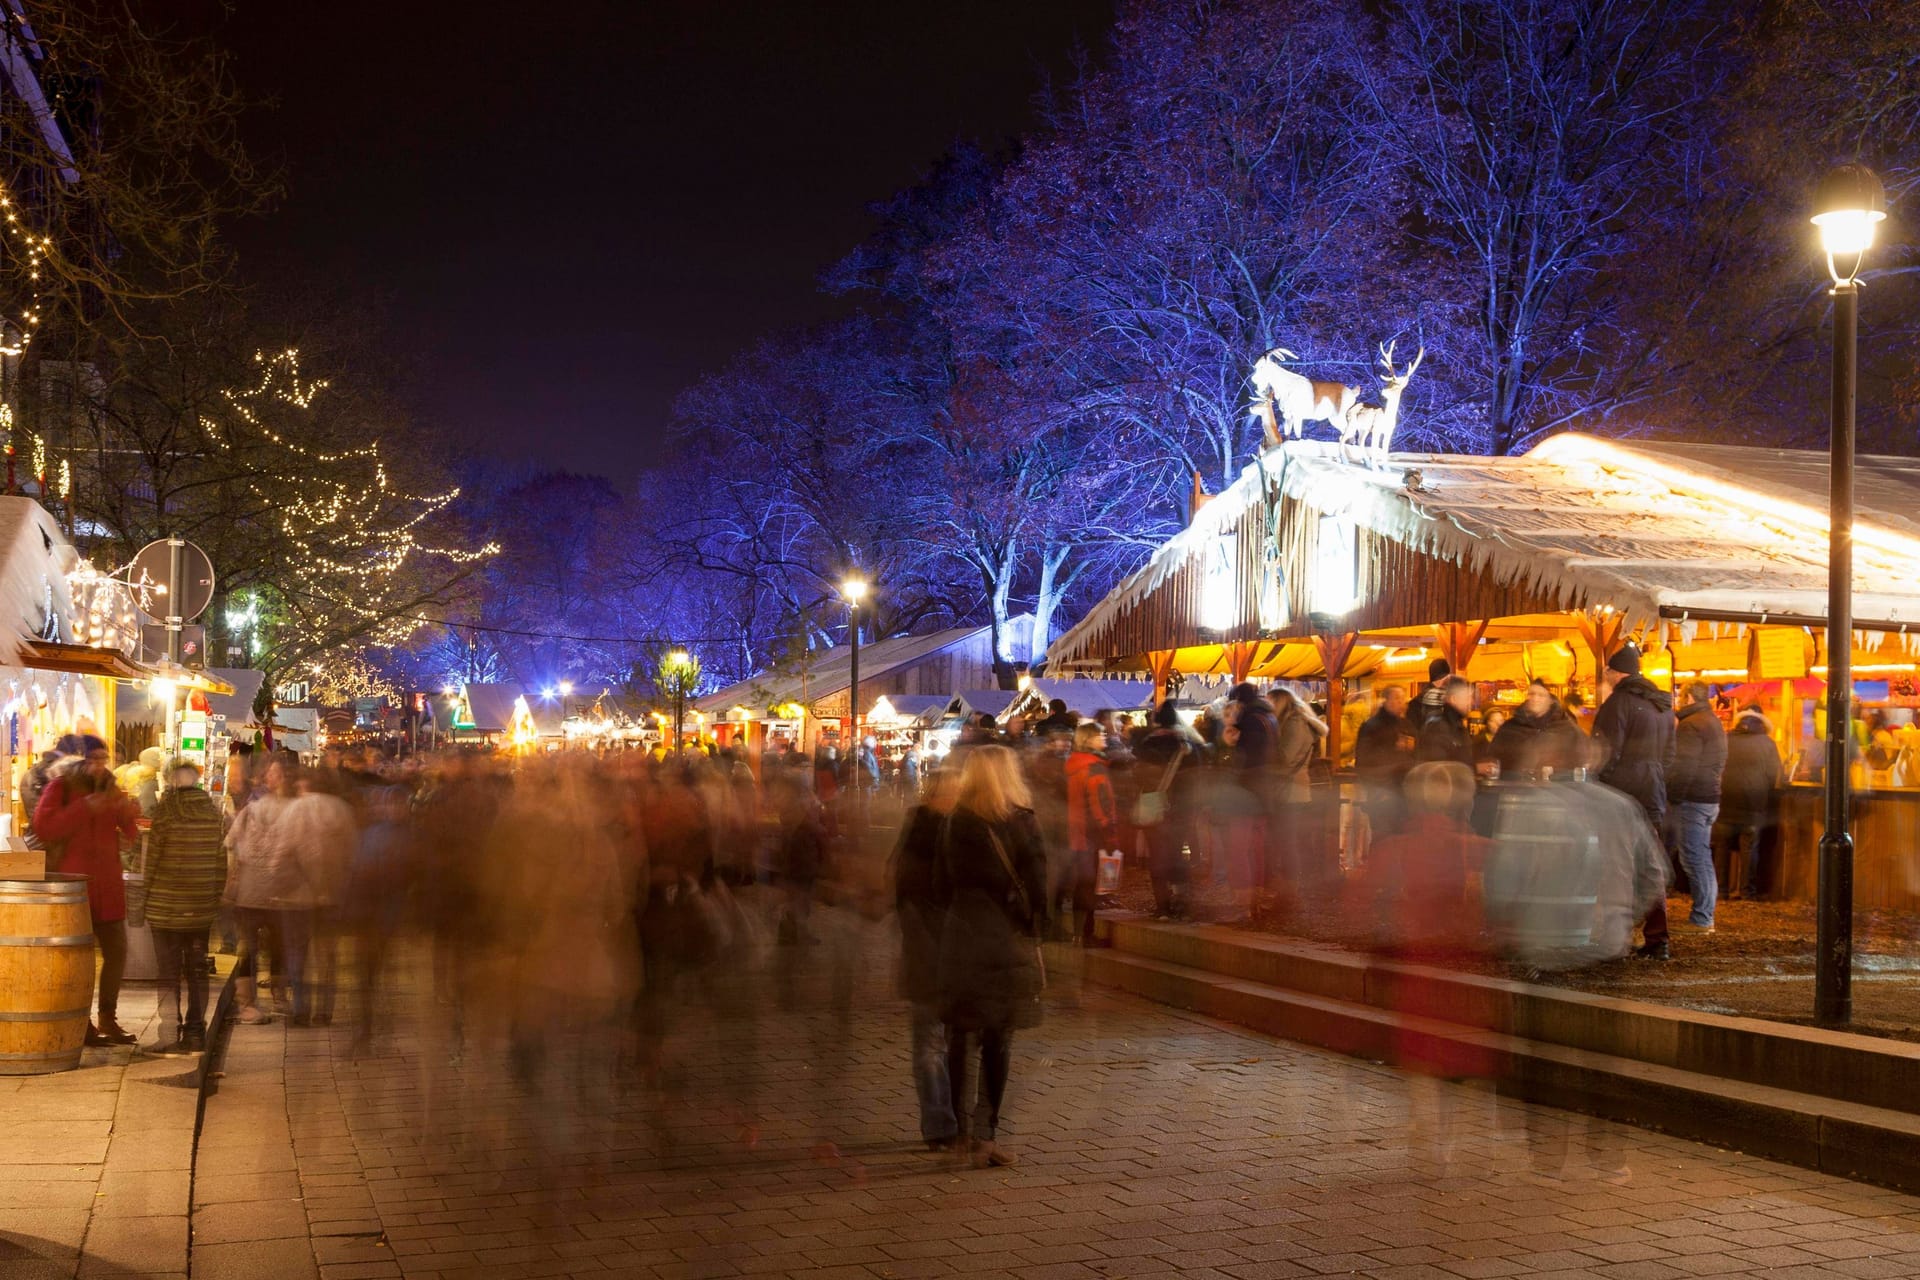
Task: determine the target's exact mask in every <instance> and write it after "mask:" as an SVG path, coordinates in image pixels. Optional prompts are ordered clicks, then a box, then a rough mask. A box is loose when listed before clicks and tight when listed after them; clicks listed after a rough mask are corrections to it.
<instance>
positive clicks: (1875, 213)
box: [1813, 164, 1887, 284]
mask: <svg viewBox="0 0 1920 1280" xmlns="http://www.w3.org/2000/svg"><path fill="white" fill-rule="evenodd" d="M1886 217H1887V192H1886V188H1885V187H1883V186H1881V185H1880V179H1879V178H1878V177H1876V176H1875V175H1874V172H1873V170H1871V169H1869V168H1867V167H1866V166H1865V165H1863V164H1843V165H1841V166H1840V167H1839V168H1837V169H1835V170H1834V171H1833V172H1831V173H1829V174H1828V175H1827V176H1826V177H1825V178H1823V179H1821V180H1820V186H1819V189H1818V190H1816V191H1815V192H1814V197H1813V225H1814V226H1816V227H1818V228H1819V229H1820V247H1821V248H1822V249H1824V250H1826V254H1827V267H1828V269H1829V270H1830V271H1832V272H1833V278H1834V281H1835V282H1836V283H1838V284H1848V283H1851V282H1852V281H1853V279H1854V278H1855V277H1856V276H1858V275H1859V273H1860V258H1861V256H1862V255H1864V254H1865V253H1866V251H1867V250H1868V249H1871V248H1872V247H1873V235H1874V227H1875V225H1876V224H1877V223H1880V222H1884V221H1885V220H1886ZM1848 258H1851V259H1853V265H1852V269H1851V270H1850V271H1847V272H1845V273H1844V274H1843V273H1842V271H1841V270H1840V265H1839V264H1840V262H1841V261H1842V260H1844V259H1848Z"/></svg>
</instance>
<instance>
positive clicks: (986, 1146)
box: [933, 746, 1046, 1168]
mask: <svg viewBox="0 0 1920 1280" xmlns="http://www.w3.org/2000/svg"><path fill="white" fill-rule="evenodd" d="M1045 876H1046V855H1045V853H1044V852H1043V851H1042V850H1041V848H1040V831H1039V828H1038V827H1037V826H1036V825H1035V823H1034V820H1033V810H1032V809H1031V808H1029V807H1028V796H1027V784H1026V781H1025V779H1024V778H1022V777H1021V774H1020V766H1019V763H1018V761H1017V760H1016V758H1015V757H1014V754H1013V752H1012V751H1010V750H1009V749H1007V748H1006V747H1001V746H980V747H976V748H974V750H973V751H972V752H971V753H970V754H969V755H968V756H967V763H966V768H965V770H964V771H963V772H962V773H961V775H960V790H959V794H958V795H957V796H956V797H955V799H954V810H953V816H952V817H951V818H950V819H949V820H948V823H947V827H946V834H945V840H944V842H943V843H942V846H941V850H940V858H939V861H938V862H937V863H936V864H935V867H934V878H933V899H934V901H935V902H936V903H938V904H940V905H941V906H942V907H943V908H944V911H945V917H944V919H943V921H942V924H941V930H940V952H939V960H938V973H939V982H940V998H941V1009H942V1013H941V1021H943V1022H944V1023H945V1024H946V1027H947V1078H948V1082H949V1084H950V1086H951V1089H952V1096H953V1100H954V1109H955V1111H956V1113H957V1112H958V1111H959V1110H960V1109H961V1108H962V1107H964V1106H965V1099H966V1097H967V1083H968V1079H967V1078H968V1076H969V1075H970V1074H971V1067H972V1059H973V1052H972V1042H973V1041H974V1040H975V1039H976V1038H977V1039H978V1041H979V1046H980V1052H979V1062H980V1081H979V1097H978V1101H976V1102H975V1104H974V1106H973V1109H972V1114H971V1116H970V1117H969V1119H970V1121H971V1124H970V1125H965V1124H963V1125H962V1128H963V1129H967V1130H970V1133H971V1149H972V1152H973V1162H974V1164H975V1165H976V1166H978V1167H982V1168H984V1167H986V1166H987V1165H1007V1164H1012V1163H1013V1162H1014V1156H1013V1153H1012V1152H1009V1151H1007V1150H1005V1149H1004V1148H1002V1147H1000V1146H998V1145H997V1144H996V1141H995V1139H996V1136H997V1134H998V1129H999V1124H1000V1107H1001V1103H1002V1101H1003V1100H1004V1099H1005V1097H1006V1091H1007V1077H1008V1075H1009V1073H1010V1070H1011V1067H1012V1061H1013V1032H1014V1029H1015V1028H1016V1027H1031V1026H1034V1025H1036V1024H1037V1023H1038V1022H1039V1017H1040V1004H1039V998H1040V990H1041V987H1042V986H1043V985H1044V983H1045V975H1044V974H1043V972H1042V971H1041V968H1040V957H1039V947H1038V942H1039V938H1040V936H1041V932H1042V930H1043V929H1044V928H1045V927H1046V907H1045V893H1046V883H1045Z"/></svg>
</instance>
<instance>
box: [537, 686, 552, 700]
mask: <svg viewBox="0 0 1920 1280" xmlns="http://www.w3.org/2000/svg"><path fill="white" fill-rule="evenodd" d="M540 696H541V697H543V698H547V699H551V698H552V697H553V686H552V685H548V686H547V687H546V688H544V689H542V690H541V691H540Z"/></svg>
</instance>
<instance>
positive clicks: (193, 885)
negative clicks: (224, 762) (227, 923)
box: [147, 787, 227, 929]
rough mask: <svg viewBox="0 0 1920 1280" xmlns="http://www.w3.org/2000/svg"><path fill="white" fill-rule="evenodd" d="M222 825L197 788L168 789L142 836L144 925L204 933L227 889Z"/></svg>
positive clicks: (217, 811) (211, 804)
mask: <svg viewBox="0 0 1920 1280" xmlns="http://www.w3.org/2000/svg"><path fill="white" fill-rule="evenodd" d="M225 835H226V823H225V821H224V820H223V819H222V818H221V816H220V809H219V807H218V806H217V805H215V804H214V802H213V797H212V796H209V795H208V794H207V793H206V792H205V791H202V790H201V789H200V788H199V787H174V788H172V789H171V790H169V791H168V792H167V794H166V795H164V796H162V797H161V798H160V802H159V804H157V805H155V806H154V810H153V829H152V830H151V831H149V832H148V833H147V923H148V924H149V925H152V926H153V927H154V928H156V929H204V928H207V927H208V926H210V925H211V924H213V922H214V917H215V916H216V915H217V914H218V913H219V911H220V894H221V892H222V891H223V890H225V888H226V887H227V853H226V849H225V848H224V847H223V840H224V838H225Z"/></svg>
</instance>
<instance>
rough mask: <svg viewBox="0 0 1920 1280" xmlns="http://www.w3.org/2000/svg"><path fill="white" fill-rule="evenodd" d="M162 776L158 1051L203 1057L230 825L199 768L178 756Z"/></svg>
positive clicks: (155, 842)
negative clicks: (211, 952) (210, 962)
mask: <svg viewBox="0 0 1920 1280" xmlns="http://www.w3.org/2000/svg"><path fill="white" fill-rule="evenodd" d="M162 777H163V778H164V780H165V782H166V791H165V793H164V794H162V795H161V796H160V798H159V799H158V800H157V801H156V802H155V804H154V809H153V826H152V828H151V829H150V830H149V831H148V832H147V865H146V875H147V925H148V927H150V928H151V929H152V930H153V951H154V958H155V963H156V965H157V966H158V968H159V971H160V1014H159V1016H160V1027H159V1034H160V1041H159V1043H158V1044H156V1045H155V1048H156V1049H157V1050H158V1051H159V1052H161V1053H198V1052H200V1051H201V1050H202V1049H205V1048H206V1047H207V940H208V934H209V933H210V932H211V930H212V928H213V923H214V920H215V919H216V918H217V917H218V915H219V913H220V898H221V895H222V894H223V892H224V891H225V890H226V887H227V851H226V847H225V845H224V843H223V841H224V838H225V835H226V822H225V820H224V819H222V818H221V816H220V807H219V806H218V805H217V804H215V803H214V801H213V797H212V796H210V795H208V794H207V793H206V792H205V791H204V790H202V789H201V786H200V766H199V765H197V764H195V763H194V762H193V761H191V760H188V759H186V758H184V757H176V758H175V759H173V760H171V761H168V762H167V763H166V765H165V767H164V769H163V770H162ZM182 982H184V983H185V984H186V1006H185V1009H184V1010H183V1009H182V1007H181V999H180V996H181V991H180V987H181V983H182ZM169 1034H171V1035H172V1039H171V1040H169V1039H168V1038H167V1037H168V1035H169Z"/></svg>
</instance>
